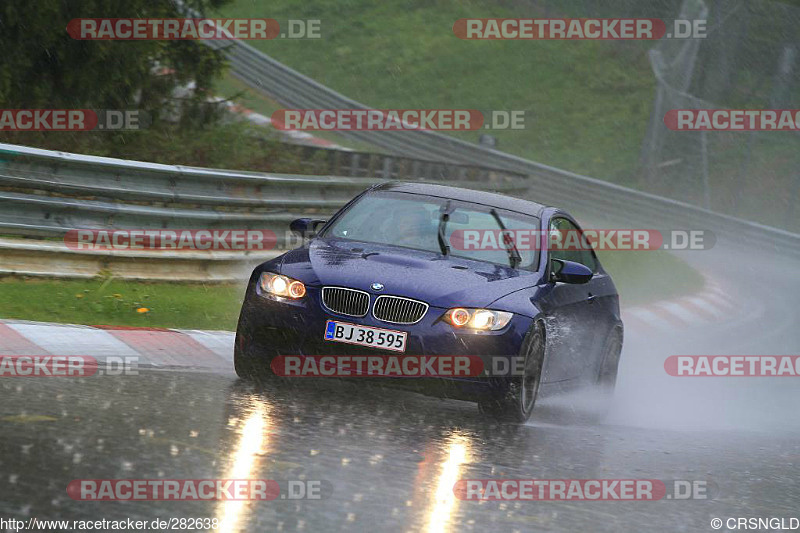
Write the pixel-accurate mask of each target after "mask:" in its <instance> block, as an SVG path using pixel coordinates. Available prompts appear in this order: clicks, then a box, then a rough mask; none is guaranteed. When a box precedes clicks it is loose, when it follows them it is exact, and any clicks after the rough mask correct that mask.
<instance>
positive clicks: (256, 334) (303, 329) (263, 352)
mask: <svg viewBox="0 0 800 533" xmlns="http://www.w3.org/2000/svg"><path fill="white" fill-rule="evenodd" d="M445 311H446V309H441V308H435V307H430V308H429V309H428V311H427V313H426V314H425V316H424V317H423V318H422V320H420V321H419V322H418V323H416V324H412V325H400V324H392V323H388V322H384V321H381V320H378V319H376V318H375V317H373V316H372V314H371V310H370V313H368V314H367V315H366V316H364V317H360V318H359V317H352V316H347V315H340V314H337V313H334V312H332V311H330V310H329V309H327V308H325V307H324V306H323V304H322V301H321V290H320V288H319V287H307V294H306V296H305V297H303V298H302V299H300V300H288V299H280V298H275V297H272V296H267V295H262V294H260V290H259V289H257V288H256V286H255V285H251V286H250V288H249V289H248V291H247V295H246V297H245V301H244V304H243V307H242V316H241V319H240V324H239V332H238V333H239V335H238V341H237V342H240V343H241V344H240V349H245V348H246V349H247V350H248V353H249V354H250V357H252V358H256V359H258V360H261V359H263V365H264V366H265V367H268V366H269V365H270V363H271V361H272V359H273V358H274V357H276V356H278V355H286V356H288V355H292V356H295V355H296V356H309V355H313V356H322V355H332V356H337V355H350V356H358V355H401V356H402V355H407V356H416V355H420V356H421V355H424V356H438V355H447V356H478V357H480V358H481V359H482V361H483V368H484V369H485V370H489V369H496V370H497V369H510V368H512V365H513V363H512V361H511V360H512V358H515V357H517V356H518V355H519V352H520V347H521V346H522V343H523V340H524V337H525V335H526V334H527V332H528V330H529V329H530V326H531V324H532V319H531V318H529V317H526V316H521V315H515V316H514V317H513V318H512V320H511V322H509V324H508V325H506V326H505V327H504V328H503V329H501V330H498V331H476V330H468V329H456V328H454V327H453V326H451V325H450V324H448V323H447V322H445V321H443V320H442V319H441V318H442V315H443V314H444V313H445ZM328 320H336V321H339V322H347V323H350V324H358V325H363V326H370V327H375V328H381V329H389V330H395V331H404V332H406V333H407V334H408V337H407V340H406V350H405V352H404V353H402V354H400V353H399V352H392V351H389V350H383V349H380V348H369V347H363V346H357V345H352V344H345V343H340V342H332V341H328V340H325V338H324V337H325V327H326V324H327V321H328ZM259 364H260V363H259ZM489 374H492V375H487V373H486V371H484V372H483V373H482V374H481V375H479V376H474V377H447V378H407V377H402V378H370V379H372V380H380V381H382V382H385V381H387V380H388V381H391V382H392V385H401V386H403V387H404V388H412V389H415V390H421V391H423V392H425V391H431V392H432V393H433V394H436V395H439V396H441V395H445V396H449V397H456V398H462V399H469V400H474V399H475V398H476V396H477V397H480V396H485V395H486V394H493V395H496V394H503V393H504V392H505V390H506V389H507V386H508V382H509V379H508V375H507V374H503V373H502V372H497V371H494V372H492V371H490V372H489ZM304 379H305V378H304Z"/></svg>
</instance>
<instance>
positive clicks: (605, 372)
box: [595, 327, 622, 400]
mask: <svg viewBox="0 0 800 533" xmlns="http://www.w3.org/2000/svg"><path fill="white" fill-rule="evenodd" d="M621 353H622V328H619V327H615V328H614V329H612V330H611V331H610V332H609V334H608V336H607V337H606V340H605V342H604V343H603V351H602V352H601V356H600V367H599V368H598V370H597V377H596V379H595V385H596V386H597V388H598V389H599V390H600V391H601V393H602V394H603V396H604V397H605V398H606V399H608V400H610V399H611V397H612V396H613V395H614V389H615V388H616V386H617V372H618V371H619V359H620V354H621Z"/></svg>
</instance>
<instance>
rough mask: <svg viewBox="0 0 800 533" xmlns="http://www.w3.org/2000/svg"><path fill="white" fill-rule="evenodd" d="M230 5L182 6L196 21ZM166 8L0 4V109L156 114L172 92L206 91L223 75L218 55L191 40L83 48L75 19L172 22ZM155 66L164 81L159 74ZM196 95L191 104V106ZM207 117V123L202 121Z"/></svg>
mask: <svg viewBox="0 0 800 533" xmlns="http://www.w3.org/2000/svg"><path fill="white" fill-rule="evenodd" d="M228 1H229V0H185V1H184V5H185V7H186V8H190V9H193V10H195V11H196V12H200V13H208V12H209V10H210V9H217V8H218V7H219V6H221V5H222V4H225V3H227V2H228ZM184 12H185V11H183V10H182V8H179V7H178V5H177V3H175V2H173V1H172V0H36V1H35V2H31V1H30V0H3V2H2V3H0V106H2V107H3V108H5V109H10V108H26V109H34V108H47V109H77V108H88V109H125V108H133V107H136V108H138V109H143V110H146V111H151V112H152V111H157V110H158V109H159V108H160V107H161V106H163V105H164V102H165V98H166V97H168V96H169V94H170V92H171V91H172V89H173V88H174V87H175V86H178V85H183V84H186V83H188V82H190V81H195V82H196V85H197V87H201V88H209V87H211V85H212V82H213V80H214V78H216V77H217V76H218V75H219V74H220V73H221V72H222V70H223V68H224V60H223V57H222V55H221V54H220V52H219V51H216V50H213V49H211V48H210V47H208V46H206V45H205V44H203V43H202V42H201V41H197V40H186V41H181V40H173V41H155V40H148V41H88V40H87V41H83V40H76V39H73V38H72V37H70V35H69V34H68V33H67V31H66V27H67V24H68V23H69V21H70V20H72V19H75V18H105V17H109V18H110V17H115V18H125V17H130V18H173V17H182V16H184V15H183V13H184ZM156 65H160V66H162V67H166V69H168V72H170V74H168V75H164V74H163V72H162V73H161V74H159V73H158V72H156V69H155V68H154V67H155V66H156ZM203 98H204V96H203V94H202V93H199V94H197V93H196V94H195V95H194V96H192V99H194V102H189V103H190V104H194V105H195V106H196V105H197V104H198V102H199V101H200V100H201V99H203ZM206 116H208V115H206Z"/></svg>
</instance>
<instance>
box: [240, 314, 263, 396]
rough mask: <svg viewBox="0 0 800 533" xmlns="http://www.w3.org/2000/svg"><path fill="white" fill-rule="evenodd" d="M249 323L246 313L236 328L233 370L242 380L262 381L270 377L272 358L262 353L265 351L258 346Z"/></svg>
mask: <svg viewBox="0 0 800 533" xmlns="http://www.w3.org/2000/svg"><path fill="white" fill-rule="evenodd" d="M248 326H249V323H248V320H247V317H246V315H245V312H244V311H243V312H242V314H241V315H240V316H239V323H238V324H237V326H236V338H235V340H234V343H233V369H234V370H235V371H236V375H237V376H239V377H240V378H241V379H244V380H249V381H260V380H262V379H264V378H266V377H269V374H271V372H272V371H271V370H270V368H269V363H270V362H271V360H272V359H271V358H270V357H267V356H266V355H265V354H263V353H260V352H263V351H264V350H263V349H261V347H260V346H259V345H257V344H256V343H255V342H254V340H253V338H252V334H251V332H250V328H249V327H248Z"/></svg>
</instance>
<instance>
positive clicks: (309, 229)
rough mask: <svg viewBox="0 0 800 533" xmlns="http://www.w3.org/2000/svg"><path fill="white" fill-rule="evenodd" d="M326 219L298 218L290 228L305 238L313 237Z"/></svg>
mask: <svg viewBox="0 0 800 533" xmlns="http://www.w3.org/2000/svg"><path fill="white" fill-rule="evenodd" d="M325 222H327V221H326V220H320V219H318V218H298V219H295V220H292V222H291V223H290V224H289V229H290V230H291V231H292V233H294V234H295V235H297V236H299V237H301V238H303V239H305V238H306V237H311V236H313V234H315V233H316V232H317V227H318V226H321V225H322V224H325Z"/></svg>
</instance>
